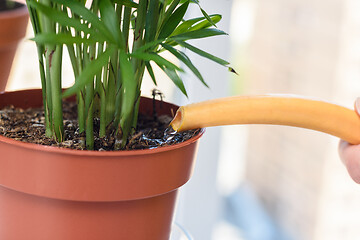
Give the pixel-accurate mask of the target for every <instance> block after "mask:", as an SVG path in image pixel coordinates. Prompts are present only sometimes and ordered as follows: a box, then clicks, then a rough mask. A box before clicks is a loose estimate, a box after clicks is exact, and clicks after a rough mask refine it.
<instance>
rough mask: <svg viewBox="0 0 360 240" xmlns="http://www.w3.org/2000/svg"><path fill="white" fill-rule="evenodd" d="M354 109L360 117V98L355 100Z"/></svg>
mask: <svg viewBox="0 0 360 240" xmlns="http://www.w3.org/2000/svg"><path fill="white" fill-rule="evenodd" d="M354 108H355V111H356V113H357V114H358V115H359V116H360V97H358V98H357V99H356V100H355V104H354Z"/></svg>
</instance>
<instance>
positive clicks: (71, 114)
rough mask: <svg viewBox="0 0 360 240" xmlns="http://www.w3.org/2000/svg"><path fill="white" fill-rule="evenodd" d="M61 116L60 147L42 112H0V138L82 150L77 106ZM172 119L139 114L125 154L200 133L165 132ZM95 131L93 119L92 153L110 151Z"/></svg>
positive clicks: (66, 105) (111, 143) (8, 109)
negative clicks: (61, 137) (61, 138)
mask: <svg viewBox="0 0 360 240" xmlns="http://www.w3.org/2000/svg"><path fill="white" fill-rule="evenodd" d="M63 115H64V130H65V131H64V138H65V140H64V141H63V142H61V143H58V142H56V141H55V140H53V139H51V138H48V137H46V136H45V126H44V119H45V117H44V112H43V109H42V108H33V109H26V110H24V109H19V108H14V107H13V106H9V107H6V108H4V109H1V110H0V135H3V136H5V137H8V138H12V139H15V140H18V141H22V142H30V143H36V144H41V145H47V146H57V147H63V148H70V149H78V150H84V137H83V136H80V134H79V132H78V128H77V116H76V104H74V103H70V102H65V103H64V106H63ZM171 119H172V118H171V117H169V116H165V115H164V116H159V117H153V116H144V115H141V114H140V115H139V120H138V126H137V129H136V131H135V133H134V134H133V135H132V136H131V137H130V138H129V140H128V144H127V146H126V150H133V149H151V148H157V147H160V146H167V145H173V144H176V143H180V142H184V141H186V140H188V139H190V138H191V137H193V136H195V135H197V134H198V133H199V132H200V130H199V129H197V130H191V131H185V132H181V133H178V132H174V131H173V130H172V129H169V128H168V125H169V123H170V121H171ZM98 129H99V120H98V119H95V120H94V133H95V150H97V151H112V150H113V146H114V143H115V139H114V137H108V138H99V137H98ZM111 135H114V134H110V136H111Z"/></svg>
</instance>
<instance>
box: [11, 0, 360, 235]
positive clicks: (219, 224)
mask: <svg viewBox="0 0 360 240" xmlns="http://www.w3.org/2000/svg"><path fill="white" fill-rule="evenodd" d="M200 3H201V5H202V7H203V8H204V9H205V10H206V11H207V12H208V13H209V14H211V13H221V14H222V15H223V20H222V22H221V23H220V24H218V27H219V28H220V29H222V30H224V31H226V32H228V33H229V36H224V37H215V38H212V39H208V40H206V41H195V42H193V44H194V45H196V46H198V47H199V48H201V49H204V50H208V51H210V52H211V53H212V54H215V55H217V56H220V57H222V58H224V59H228V60H230V62H231V63H232V67H234V68H235V69H236V71H237V72H238V74H239V75H235V74H231V73H229V72H228V71H227V69H224V68H222V67H220V66H218V65H216V64H215V63H212V62H209V61H207V60H204V59H202V58H199V57H197V56H195V55H192V54H191V53H189V54H190V55H191V56H192V57H193V62H194V64H195V65H196V66H198V67H199V69H200V71H201V72H202V74H203V75H204V78H205V79H206V81H207V82H208V84H209V86H210V88H209V89H207V88H205V87H203V86H202V85H201V84H200V83H199V82H198V81H197V80H196V79H195V77H194V76H192V75H191V74H185V75H184V76H183V78H184V80H185V83H186V87H187V89H188V93H189V98H188V99H186V98H184V97H183V96H181V95H180V93H179V92H178V91H177V90H176V89H174V87H173V86H172V84H171V82H170V81H169V80H167V79H166V77H165V76H164V77H163V78H162V80H161V81H159V86H157V88H158V89H160V90H161V91H162V92H163V93H164V94H165V96H166V98H165V100H166V101H170V102H175V103H177V104H179V105H183V104H187V103H190V102H198V101H202V100H207V99H212V98H218V97H225V96H231V95H245V94H265V93H287V94H299V95H305V96H310V97H315V98H320V99H324V100H327V101H331V102H334V103H338V104H340V105H343V106H347V107H349V108H352V107H353V102H354V100H355V98H356V97H358V96H360V15H359V14H358V13H359V12H360V1H357V0H206V1H205V0H203V1H201V2H200ZM200 14H201V13H200V12H199V10H198V8H197V7H194V8H193V9H192V10H191V12H190V13H189V15H192V16H198V15H200ZM188 17H190V16H188ZM30 37H31V29H30V28H29V31H28V37H27V38H30ZM65 65H68V67H67V66H65V67H64V73H63V74H64V79H65V82H64V86H65V87H66V86H70V85H71V83H72V81H73V76H72V71H71V70H70V66H69V63H65ZM145 82H146V84H145V86H144V89H143V91H142V92H143V95H150V94H151V89H153V88H154V86H153V85H152V83H151V80H148V81H145ZM34 87H40V80H39V76H38V66H37V58H36V49H35V45H34V44H33V43H32V42H31V41H29V40H25V41H24V42H22V43H21V45H20V49H19V51H18V53H17V55H16V59H15V62H14V65H13V69H12V74H11V76H10V82H9V84H8V86H7V90H16V89H26V88H34ZM337 145H338V139H336V138H335V137H332V136H328V135H325V134H322V133H318V132H313V131H310V130H304V129H297V128H291V127H278V126H260V125H257V126H231V127H217V128H209V129H207V131H206V134H205V136H204V137H203V138H202V140H201V143H200V149H199V153H198V159H197V165H196V169H195V173H194V176H193V178H192V179H191V180H190V182H189V183H188V184H187V185H185V186H184V187H183V189H182V191H181V195H180V198H179V202H178V208H177V214H176V221H177V222H178V223H180V224H181V225H182V226H184V227H185V228H186V229H187V230H188V231H189V232H190V233H191V234H192V235H193V237H194V239H195V240H324V239H326V240H339V239H341V240H355V239H360V221H359V217H360V186H358V185H357V184H355V183H354V182H353V181H352V180H351V179H350V177H349V176H348V174H347V172H346V169H345V168H344V166H343V165H342V163H341V161H340V159H339V157H338V153H337Z"/></svg>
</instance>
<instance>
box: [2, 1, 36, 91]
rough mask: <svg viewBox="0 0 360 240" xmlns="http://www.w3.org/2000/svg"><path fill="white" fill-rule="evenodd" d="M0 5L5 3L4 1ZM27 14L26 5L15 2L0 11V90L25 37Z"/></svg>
mask: <svg viewBox="0 0 360 240" xmlns="http://www.w3.org/2000/svg"><path fill="white" fill-rule="evenodd" d="M0 5H5V3H4V1H3V0H2V3H1V4H0ZM28 20H29V14H28V10H27V7H26V5H24V4H22V3H19V2H15V7H14V8H13V9H10V10H5V11H0V92H1V91H4V90H5V87H6V83H7V81H8V77H9V74H10V70H11V65H12V62H13V60H14V56H15V53H16V49H17V47H18V43H19V41H20V40H21V39H22V38H24V37H25V33H26V27H27V24H28Z"/></svg>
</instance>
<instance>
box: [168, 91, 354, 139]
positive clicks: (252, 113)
mask: <svg viewBox="0 0 360 240" xmlns="http://www.w3.org/2000/svg"><path fill="white" fill-rule="evenodd" d="M235 124H273V125H286V126H293V127H301V128H307V129H312V130H317V131H321V132H324V133H328V134H331V135H334V136H337V137H339V138H341V139H344V140H346V141H348V142H349V143H352V144H360V117H359V116H358V115H357V113H356V112H355V111H353V110H351V109H348V108H345V107H342V106H339V105H336V104H332V103H327V102H324V101H318V100H312V99H307V98H303V97H292V96H286V95H284V96H279V95H276V96H275V95H261V96H238V97H228V98H220V99H214V100H210V101H205V102H200V103H195V104H190V105H187V106H183V107H180V108H179V109H178V111H177V113H176V115H175V117H174V119H173V121H172V122H171V123H170V125H171V126H172V128H173V129H174V130H175V131H185V130H189V129H196V128H204V127H212V126H222V125H235Z"/></svg>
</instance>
